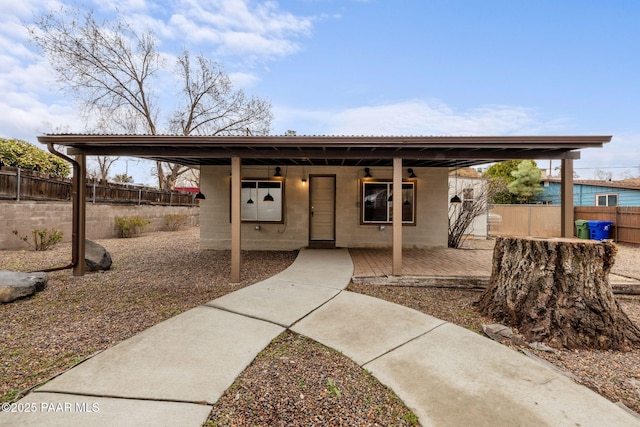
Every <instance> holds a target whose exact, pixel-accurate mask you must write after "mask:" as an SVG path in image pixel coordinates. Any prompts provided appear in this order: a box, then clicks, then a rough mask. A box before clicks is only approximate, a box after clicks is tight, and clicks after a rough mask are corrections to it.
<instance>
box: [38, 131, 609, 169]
mask: <svg viewBox="0 0 640 427" xmlns="http://www.w3.org/2000/svg"><path fill="white" fill-rule="evenodd" d="M38 141H39V142H41V143H43V144H56V145H62V146H66V147H67V148H68V149H67V154H69V155H77V154H84V155H88V156H94V155H112V156H131V157H142V158H147V159H151V160H160V161H166V162H173V163H179V164H183V165H187V166H199V165H230V164H231V158H232V157H240V158H241V159H242V164H244V165H326V166H391V165H392V163H393V158H397V157H400V158H402V159H403V165H404V166H409V167H411V166H415V167H420V166H422V167H467V166H473V165H478V164H483V163H490V162H497V161H502V160H512V159H578V158H580V153H579V151H577V150H580V149H583V148H599V147H602V145H603V144H604V143H607V142H609V141H611V136H175V135H91V134H84V135H82V134H50V135H42V136H39V137H38Z"/></svg>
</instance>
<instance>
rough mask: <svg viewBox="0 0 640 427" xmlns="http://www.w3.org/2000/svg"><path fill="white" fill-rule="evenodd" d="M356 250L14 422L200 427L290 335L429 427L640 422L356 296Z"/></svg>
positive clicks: (509, 358)
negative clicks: (326, 350) (376, 386)
mask: <svg viewBox="0 0 640 427" xmlns="http://www.w3.org/2000/svg"><path fill="white" fill-rule="evenodd" d="M352 273H353V264H352V261H351V258H350V256H349V253H348V252H347V251H346V250H303V251H301V252H300V255H299V256H298V258H297V259H296V261H295V262H294V264H293V265H292V266H291V267H289V268H288V269H287V270H285V271H283V272H282V273H280V274H278V275H276V276H273V277H271V278H269V279H267V280H265V281H263V282H260V283H257V284H255V285H252V286H249V287H246V288H243V289H240V290H238V291H236V292H233V293H231V294H228V295H225V296H223V297H221V298H218V299H216V300H213V301H211V302H209V303H207V304H205V305H203V306H200V307H196V308H194V309H192V310H189V311H187V312H185V313H182V314H180V315H178V316H176V317H174V318H171V319H169V320H167V321H165V322H162V323H160V324H158V325H156V326H154V327H152V328H150V329H148V330H146V331H144V332H142V333H140V334H138V335H136V336H134V337H133V338H131V339H128V340H126V341H124V342H122V343H120V344H118V345H116V346H114V347H112V348H110V349H108V350H106V351H104V352H102V353H100V354H98V355H96V356H95V357H93V358H91V359H88V360H87V361H85V362H83V363H82V364H80V365H78V366H76V367H75V368H73V369H71V370H69V371H68V372H66V373H64V374H62V375H60V376H59V377H57V378H55V379H53V380H52V381H50V382H48V383H47V384H45V385H44V386H42V387H40V388H39V389H37V390H35V391H34V392H32V393H31V394H29V395H28V396H26V397H25V398H24V399H22V400H21V401H20V402H19V405H17V407H16V409H19V410H20V411H19V413H7V412H0V425H2V426H26V425H38V426H40V425H47V426H85V425H92V426H118V425H122V426H129V425H136V426H137V425H153V426H165V425H166V426H176V425H179V426H200V425H201V424H202V423H203V422H204V421H205V420H206V419H207V416H208V415H209V413H210V411H211V408H212V406H211V405H212V404H213V403H215V401H216V400H217V399H218V398H219V397H220V396H221V395H222V394H223V393H224V391H225V390H226V389H227V388H228V387H229V386H230V385H231V384H232V383H233V381H234V379H235V378H236V377H237V376H238V375H239V374H240V373H241V372H242V371H243V370H244V369H245V368H246V367H247V366H248V365H249V363H251V361H252V360H253V359H254V358H255V356H256V355H257V354H258V353H259V352H260V351H261V350H262V349H263V348H264V347H266V346H267V345H268V344H269V342H270V341H271V340H272V339H273V338H275V337H276V336H278V335H279V334H280V333H282V332H283V331H284V330H285V329H286V328H289V329H291V330H293V331H294V332H297V333H300V334H303V335H306V336H308V337H310V338H312V339H314V340H316V341H319V342H321V343H323V344H325V345H327V346H329V347H332V348H334V349H336V350H339V351H341V352H343V353H344V354H345V355H347V356H348V357H350V358H351V359H353V360H354V361H356V362H357V363H358V364H360V365H361V366H362V367H363V368H365V369H368V370H369V371H370V372H371V373H372V374H373V375H374V376H375V377H377V378H378V379H379V380H380V381H381V382H382V383H383V384H385V385H387V386H389V387H390V388H391V389H393V390H394V391H395V392H396V394H397V395H398V396H399V397H400V398H401V399H402V400H403V401H404V402H405V403H406V404H407V406H409V408H410V409H411V410H413V411H414V413H415V414H416V415H417V416H418V417H419V420H420V422H421V423H422V425H424V426H463V425H480V426H482V425H486V426H489V425H490V426H513V425H531V426H534V425H535V426H563V425H567V426H569V425H571V426H575V425H580V426H603V425H607V426H638V425H640V420H639V419H638V418H635V417H634V416H632V415H630V414H629V413H627V412H625V411H624V410H622V409H620V408H619V407H617V406H616V405H614V404H613V403H611V402H609V401H608V400H606V399H604V398H602V397H601V396H599V395H597V394H596V393H594V392H592V391H591V390H589V389H587V388H586V387H583V386H581V385H578V384H575V383H574V382H572V381H571V380H569V379H568V378H566V377H564V376H563V375H561V374H559V373H557V372H556V371H554V370H552V369H550V368H548V367H547V366H544V365H542V364H541V363H539V362H537V361H535V360H532V359H529V358H527V357H526V356H524V355H521V354H519V353H517V352H515V351H513V350H510V349H509V348H507V347H504V346H502V345H500V344H498V343H496V342H494V341H492V340H490V339H488V338H484V337H482V336H480V335H478V334H475V333H473V332H471V331H468V330H466V329H463V328H460V327H458V326H455V325H453V324H449V323H446V322H443V321H441V320H438V319H435V318H433V317H431V316H428V315H425V314H423V313H420V312H417V311H415V310H412V309H409V308H406V307H403V306H399V305H396V304H393V303H390V302H386V301H382V300H379V299H376V298H372V297H369V296H365V295H360V294H355V293H352V292H348V291H344V288H345V287H346V286H347V285H348V283H349V280H350V278H351V276H352Z"/></svg>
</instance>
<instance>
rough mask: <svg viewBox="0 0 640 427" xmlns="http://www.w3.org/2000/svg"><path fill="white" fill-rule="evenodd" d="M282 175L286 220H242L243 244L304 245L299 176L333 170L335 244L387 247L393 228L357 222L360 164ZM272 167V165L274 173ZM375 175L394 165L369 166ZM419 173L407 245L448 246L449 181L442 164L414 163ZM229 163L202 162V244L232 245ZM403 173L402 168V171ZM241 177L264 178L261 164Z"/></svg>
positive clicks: (304, 200)
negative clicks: (437, 166) (212, 164)
mask: <svg viewBox="0 0 640 427" xmlns="http://www.w3.org/2000/svg"><path fill="white" fill-rule="evenodd" d="M281 168H282V175H283V177H284V178H285V218H286V219H285V223H284V224H265V223H261V224H260V230H256V229H255V226H256V224H255V223H243V224H242V231H241V233H242V249H246V250H254V249H263V250H295V249H299V248H302V247H305V246H307V245H308V239H309V231H308V228H309V213H308V212H309V192H308V190H309V188H308V182H307V185H306V186H305V185H303V183H302V177H303V173H304V176H305V177H306V178H307V179H308V177H309V175H310V174H311V175H313V174H318V175H320V174H335V175H336V246H338V247H391V239H392V234H391V233H392V230H391V228H392V227H391V226H390V225H389V226H386V227H385V229H384V230H380V229H379V226H378V225H361V224H360V206H359V182H360V181H359V180H360V178H362V177H363V176H364V168H355V167H334V166H331V167H329V166H326V167H323V166H313V167H309V166H305V167H304V169H303V168H302V167H297V166H296V167H292V166H290V167H286V166H282V167H281ZM273 169H274V168H273V167H272V168H271V170H270V173H271V175H273V172H274V171H273ZM370 169H371V174H372V175H373V177H374V178H379V179H391V177H392V168H391V167H384V168H375V167H372V168H370ZM413 169H414V171H415V173H416V175H417V176H418V178H417V184H416V185H417V187H416V191H417V194H416V226H404V227H403V246H404V247H405V248H413V247H416V248H423V247H445V246H446V245H447V221H448V219H447V208H448V198H447V191H448V184H447V169H446V168H413ZM230 172H231V167H230V166H203V167H202V168H201V179H200V183H201V190H202V192H203V193H204V194H205V195H206V199H205V200H202V201H201V202H200V209H201V214H200V245H201V247H202V248H203V249H229V248H230V247H231V224H230V222H229V212H230V206H229V203H230V193H229V192H230ZM403 175H405V176H406V175H407V174H406V169H405V170H403ZM242 176H243V177H245V178H267V176H268V174H267V168H266V167H264V166H260V167H256V166H243V167H242Z"/></svg>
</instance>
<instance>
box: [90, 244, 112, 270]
mask: <svg viewBox="0 0 640 427" xmlns="http://www.w3.org/2000/svg"><path fill="white" fill-rule="evenodd" d="M84 263H85V265H86V266H87V270H88V271H99V270H108V269H110V268H111V263H112V261H111V254H110V253H109V251H107V250H106V249H105V248H104V247H103V246H102V245H99V244H97V243H96V242H93V241H91V240H85V254H84Z"/></svg>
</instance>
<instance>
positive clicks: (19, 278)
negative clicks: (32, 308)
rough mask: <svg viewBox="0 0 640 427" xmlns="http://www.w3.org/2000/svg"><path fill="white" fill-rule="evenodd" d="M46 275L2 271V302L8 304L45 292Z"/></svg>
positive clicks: (0, 296) (0, 298) (0, 287)
mask: <svg viewBox="0 0 640 427" xmlns="http://www.w3.org/2000/svg"><path fill="white" fill-rule="evenodd" d="M46 286H47V275H46V273H19V272H15V271H7V270H0V302H3V303H7V302H11V301H15V300H17V299H18V298H24V297H28V296H31V295H33V294H35V293H36V292H40V291H43V290H44V288H45V287H46Z"/></svg>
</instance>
